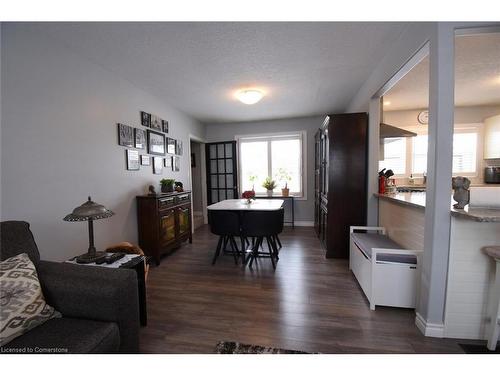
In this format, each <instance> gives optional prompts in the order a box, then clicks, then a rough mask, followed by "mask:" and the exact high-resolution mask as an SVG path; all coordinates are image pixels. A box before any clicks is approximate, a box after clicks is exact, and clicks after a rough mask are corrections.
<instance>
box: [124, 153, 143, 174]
mask: <svg viewBox="0 0 500 375" xmlns="http://www.w3.org/2000/svg"><path fill="white" fill-rule="evenodd" d="M125 155H126V158H127V170H128V171H138V170H139V169H140V168H141V167H140V164H139V151H137V150H125Z"/></svg>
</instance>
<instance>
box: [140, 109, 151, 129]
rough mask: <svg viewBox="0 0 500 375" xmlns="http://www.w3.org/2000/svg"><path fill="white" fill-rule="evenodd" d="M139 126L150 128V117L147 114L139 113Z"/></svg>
mask: <svg viewBox="0 0 500 375" xmlns="http://www.w3.org/2000/svg"><path fill="white" fill-rule="evenodd" d="M141 124H142V126H146V127H148V128H149V127H150V126H151V115H150V114H149V113H147V112H144V111H141Z"/></svg>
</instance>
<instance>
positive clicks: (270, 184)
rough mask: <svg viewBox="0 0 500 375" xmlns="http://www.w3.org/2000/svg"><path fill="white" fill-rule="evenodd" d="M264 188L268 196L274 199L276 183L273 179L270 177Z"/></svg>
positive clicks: (263, 185)
mask: <svg viewBox="0 0 500 375" xmlns="http://www.w3.org/2000/svg"><path fill="white" fill-rule="evenodd" d="M262 187H264V188H265V189H266V190H267V196H268V197H272V196H273V190H274V189H275V188H276V181H274V180H273V179H272V178H271V177H269V176H268V177H266V179H265V180H264V182H263V184H262Z"/></svg>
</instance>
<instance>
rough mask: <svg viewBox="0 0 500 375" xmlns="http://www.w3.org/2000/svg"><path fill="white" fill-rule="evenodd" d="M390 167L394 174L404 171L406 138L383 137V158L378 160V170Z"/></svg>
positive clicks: (402, 173)
mask: <svg viewBox="0 0 500 375" xmlns="http://www.w3.org/2000/svg"><path fill="white" fill-rule="evenodd" d="M384 168H386V169H392V171H393V172H394V174H395V175H404V174H405V173H406V139H405V138H385V139H384V160H380V162H379V170H382V169H384Z"/></svg>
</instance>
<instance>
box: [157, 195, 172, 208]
mask: <svg viewBox="0 0 500 375" xmlns="http://www.w3.org/2000/svg"><path fill="white" fill-rule="evenodd" d="M174 205H175V198H174V197H168V198H161V199H158V209H159V210H165V209H167V208H170V207H172V206H174Z"/></svg>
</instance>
